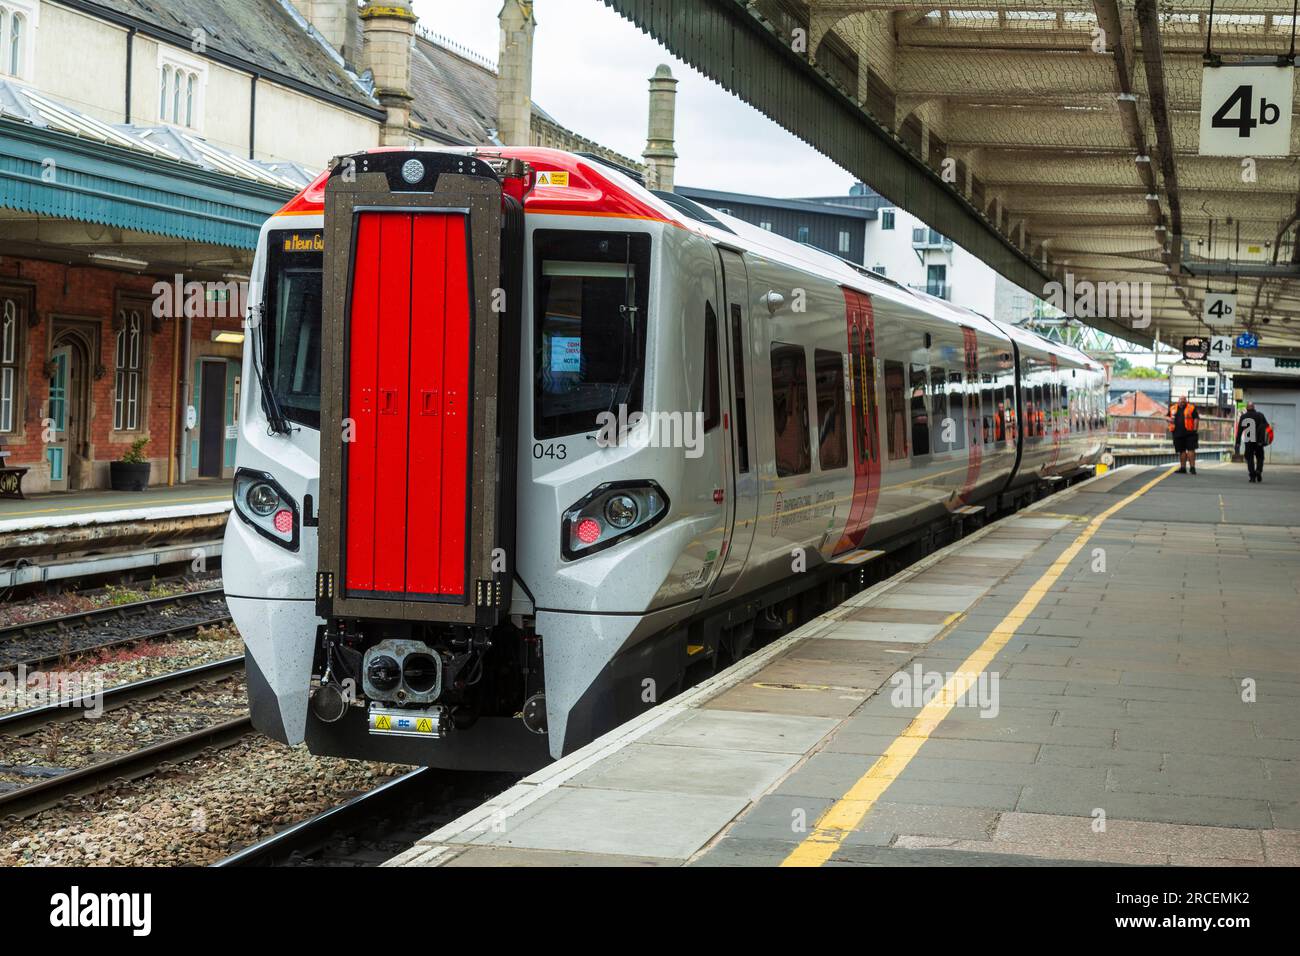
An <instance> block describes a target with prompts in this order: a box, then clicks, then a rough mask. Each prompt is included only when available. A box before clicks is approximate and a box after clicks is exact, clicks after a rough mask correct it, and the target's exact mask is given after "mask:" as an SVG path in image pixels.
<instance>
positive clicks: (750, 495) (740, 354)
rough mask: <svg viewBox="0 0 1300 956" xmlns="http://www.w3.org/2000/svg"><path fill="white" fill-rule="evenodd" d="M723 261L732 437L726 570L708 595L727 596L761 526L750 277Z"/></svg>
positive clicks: (732, 259)
mask: <svg viewBox="0 0 1300 956" xmlns="http://www.w3.org/2000/svg"><path fill="white" fill-rule="evenodd" d="M718 252H719V254H720V256H721V258H722V274H723V286H724V288H725V292H724V293H723V304H724V308H723V315H721V316H719V320H720V324H721V331H722V332H723V334H722V335H721V339H722V340H723V341H725V343H726V348H725V349H723V350H722V354H721V357H722V358H723V359H724V361H723V363H722V364H723V366H724V371H725V374H724V376H723V381H724V382H725V384H726V397H727V401H726V402H725V403H724V404H725V408H724V411H723V428H724V431H725V432H726V434H727V435H728V437H729V440H728V441H727V442H726V443H725V444H726V446H727V450H728V456H727V457H728V460H727V476H726V477H727V485H726V488H725V489H724V494H725V495H726V505H727V515H726V535H725V537H724V538H723V545H722V547H723V552H724V553H723V561H722V570H721V572H720V573H719V574H718V576H717V578H716V579H714V582H713V587H712V588H710V591H709V593H710V594H722V593H724V592H725V591H727V590H729V589H730V588H731V586H732V585H733V584H735V583H736V579H737V578H738V577H739V576H740V572H741V570H742V569H743V568H744V566H745V562H746V560H748V558H749V549H750V546H751V545H752V544H753V543H754V529H755V527H756V526H757V525H758V470H757V466H756V463H755V462H754V451H755V445H754V435H753V427H754V426H753V422H752V421H751V415H750V408H749V406H748V401H747V398H748V396H749V395H751V394H752V389H753V378H752V376H753V369H752V366H751V363H750V361H749V355H750V352H751V351H752V340H751V335H752V330H751V328H750V324H749V306H748V302H749V276H748V273H747V271H746V269H745V261H744V260H743V259H742V258H741V257H740V256H739V255H738V254H737V253H735V252H732V251H731V250H730V249H720V250H718Z"/></svg>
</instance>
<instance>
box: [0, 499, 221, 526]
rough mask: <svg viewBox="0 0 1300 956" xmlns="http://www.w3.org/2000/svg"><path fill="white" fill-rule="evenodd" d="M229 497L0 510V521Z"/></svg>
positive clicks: (146, 500) (132, 509)
mask: <svg viewBox="0 0 1300 956" xmlns="http://www.w3.org/2000/svg"><path fill="white" fill-rule="evenodd" d="M229 497H230V493H229V492H227V493H226V494H224V495H217V496H216V497H215V498H214V497H212V496H211V495H207V496H205V497H202V498H145V499H142V500H140V501H136V502H133V503H131V504H130V505H125V506H118V507H116V508H108V509H104V508H103V505H102V504H85V505H68V506H67V507H66V508H31V509H28V510H26V511H11V512H8V513H4V512H0V521H9V520H12V519H14V518H26V517H27V516H28V515H45V514H53V513H55V512H58V511H92V512H93V511H95V510H96V509H99V510H101V511H104V513H105V514H108V513H110V512H113V511H134V510H135V509H136V508H138V507H139V506H140V505H177V504H183V503H184V502H186V501H225V500H227V499H228V498H229Z"/></svg>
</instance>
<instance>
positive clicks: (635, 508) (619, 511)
mask: <svg viewBox="0 0 1300 956" xmlns="http://www.w3.org/2000/svg"><path fill="white" fill-rule="evenodd" d="M667 513H668V496H667V495H665V494H664V492H663V489H662V488H660V487H659V486H658V485H657V484H655V483H654V482H653V481H612V482H606V483H605V484H603V485H601V486H600V487H599V488H597V489H596V490H595V491H593V492H591V494H589V495H587V496H586V497H585V498H583V499H582V500H581V501H579V502H577V503H576V504H574V505H573V506H572V507H570V508H569V509H568V510H567V511H565V512H564V517H563V519H562V522H561V527H560V549H561V551H562V553H563V555H564V559H565V560H566V561H574V560H576V559H578V558H582V557H586V556H587V555H589V554H595V553H596V552H597V551H603V550H605V549H606V548H608V547H610V546H611V545H614V544H617V543H618V542H620V541H624V540H626V539H628V538H631V537H633V536H635V535H638V534H641V533H642V532H644V531H649V530H650V529H651V528H652V527H654V526H655V525H656V524H658V523H659V521H660V520H661V519H662V518H663V516H664V515H666V514H667Z"/></svg>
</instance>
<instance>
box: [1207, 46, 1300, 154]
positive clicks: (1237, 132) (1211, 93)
mask: <svg viewBox="0 0 1300 956" xmlns="http://www.w3.org/2000/svg"><path fill="white" fill-rule="evenodd" d="M1294 75H1295V68H1294V67H1291V66H1207V67H1205V69H1204V72H1203V73H1202V74H1201V147H1200V154H1201V155H1202V156H1288V155H1290V152H1291V92H1292V82H1293V79H1294Z"/></svg>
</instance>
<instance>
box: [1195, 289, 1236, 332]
mask: <svg viewBox="0 0 1300 956" xmlns="http://www.w3.org/2000/svg"><path fill="white" fill-rule="evenodd" d="M1236 320H1237V294H1236V293H1235V292H1207V293H1205V303H1204V304H1203V305H1202V306H1201V321H1202V322H1204V323H1205V324H1206V325H1233V324H1234V323H1235V322H1236Z"/></svg>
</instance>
